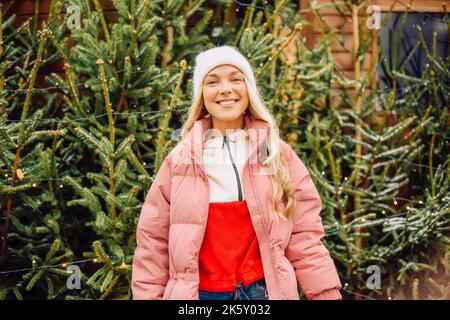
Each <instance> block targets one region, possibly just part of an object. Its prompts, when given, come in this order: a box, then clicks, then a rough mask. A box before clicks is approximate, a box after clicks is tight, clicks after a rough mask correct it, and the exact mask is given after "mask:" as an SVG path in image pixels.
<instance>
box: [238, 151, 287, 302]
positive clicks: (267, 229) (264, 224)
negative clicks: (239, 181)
mask: <svg viewBox="0 0 450 320" xmlns="http://www.w3.org/2000/svg"><path fill="white" fill-rule="evenodd" d="M246 165H247V167H248V175H249V178H250V183H251V185H252V190H253V195H254V196H255V199H256V202H257V204H258V212H259V215H260V217H261V221H262V224H263V226H264V230H265V232H266V235H267V237H269V228H268V227H267V225H266V222H265V221H264V218H263V215H262V213H261V209H260V207H261V204H260V203H259V199H258V197H257V195H256V193H255V185H254V183H253V176H252V172H251V171H250V165H248V160H247V163H246ZM268 240H269V241H268V245H269V248H271V246H270V238H269V239H268ZM269 258H270V264H271V265H272V271H273V273H274V278H275V283H276V286H277V288H278V292H280V294H281V292H282V291H281V288H280V284H279V283H278V277H277V275H276V268H275V264H274V262H273V258H272V254H269Z"/></svg>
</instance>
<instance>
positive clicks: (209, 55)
mask: <svg viewBox="0 0 450 320" xmlns="http://www.w3.org/2000/svg"><path fill="white" fill-rule="evenodd" d="M223 64H231V65H233V66H235V67H236V68H238V69H239V70H240V71H241V72H242V73H243V74H244V75H245V77H246V78H247V80H248V82H249V84H250V85H251V86H252V87H253V88H254V89H255V91H256V81H255V76H254V75H253V71H252V67H251V65H250V63H249V62H248V60H247V59H246V58H245V57H244V56H243V55H242V54H241V53H240V52H239V51H237V50H236V49H234V48H233V47H230V46H221V47H215V48H211V49H208V50H206V51H203V52H201V53H199V54H198V55H197V57H196V58H195V68H194V79H193V83H192V84H193V101H195V99H196V97H197V95H199V94H200V92H201V91H202V90H201V88H202V83H203V79H205V76H206V75H207V74H208V72H209V71H211V70H212V69H214V68H215V67H217V66H220V65H223Z"/></svg>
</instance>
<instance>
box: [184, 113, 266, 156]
mask: <svg viewBox="0 0 450 320" xmlns="http://www.w3.org/2000/svg"><path fill="white" fill-rule="evenodd" d="M244 126H245V129H246V130H247V134H248V136H249V139H250V143H251V145H252V146H254V148H256V149H257V150H256V151H257V152H252V154H251V155H250V160H251V163H256V162H253V161H255V160H254V159H253V158H252V157H255V156H256V155H257V154H259V150H260V149H261V148H264V145H263V144H264V143H265V141H266V139H267V136H268V134H269V131H270V125H269V123H268V122H266V121H264V120H261V119H257V118H255V117H254V116H252V115H250V114H248V113H247V112H246V113H245V114H244ZM211 128H212V118H211V115H209V114H208V115H206V116H205V117H203V118H201V119H199V120H197V121H195V122H194V125H193V127H192V128H191V130H190V131H189V133H188V135H187V136H186V138H185V139H184V145H185V147H188V148H189V149H190V154H191V158H192V160H193V161H194V163H202V151H203V144H204V141H205V139H206V138H207V134H208V130H210V129H211ZM253 150H254V149H253Z"/></svg>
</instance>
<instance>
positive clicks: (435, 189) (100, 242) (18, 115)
mask: <svg viewBox="0 0 450 320" xmlns="http://www.w3.org/2000/svg"><path fill="white" fill-rule="evenodd" d="M247 2H248V3H246V4H243V3H236V2H234V1H232V0H223V1H214V2H206V1H202V0H196V1H155V0H153V1H150V0H129V1H125V0H112V1H110V4H112V5H113V8H114V10H113V11H106V10H105V2H102V1H98V0H92V1H82V0H69V1H62V0H53V1H51V11H50V14H49V17H48V19H47V21H46V23H45V24H44V25H42V26H36V24H34V25H32V23H31V21H29V22H27V23H24V24H23V25H21V27H20V28H14V27H13V22H14V20H15V18H16V17H15V16H14V15H8V13H6V14H5V15H3V14H0V17H1V20H0V26H1V33H0V57H1V60H0V61H1V62H0V134H1V136H0V210H1V217H2V220H1V226H2V229H1V231H2V233H1V237H2V238H1V250H2V251H1V252H2V253H1V260H0V278H1V281H0V298H2V299H27V298H40V299H130V298H131V291H130V280H131V262H132V259H133V253H134V248H135V245H136V243H135V242H136V241H135V229H136V224H137V221H138V218H139V214H140V209H141V207H142V204H143V201H144V197H145V195H146V193H147V191H148V189H149V187H150V185H151V183H152V177H153V176H154V174H155V173H156V172H157V170H158V169H159V167H160V165H161V163H162V161H163V160H164V158H165V156H166V155H167V153H168V152H169V151H170V150H171V148H173V147H174V146H175V145H176V143H177V141H176V139H175V137H176V130H177V129H179V128H180V127H181V124H182V121H183V117H184V116H185V113H186V110H187V108H188V107H189V105H190V97H191V95H190V93H191V89H192V83H191V80H190V76H191V72H192V67H193V65H192V64H193V61H194V57H195V55H196V54H197V53H198V52H200V51H201V50H203V49H205V48H208V47H212V46H215V45H223V44H228V45H233V46H235V47H237V48H238V49H239V50H240V51H241V52H242V53H243V54H244V55H246V56H247V57H248V59H249V61H250V62H251V64H252V65H253V67H254V70H255V71H256V77H257V81H258V84H259V86H260V88H261V90H262V93H263V95H264V98H265V102H266V105H267V107H268V108H270V110H271V111H272V112H273V113H274V115H275V117H276V119H277V122H278V125H279V127H280V129H281V133H282V136H283V138H284V139H285V140H286V141H288V142H289V143H290V145H291V146H292V147H293V148H294V150H295V151H296V152H297V154H298V155H299V157H300V158H301V159H302V160H303V161H304V162H305V164H306V165H307V167H308V169H309V171H310V173H311V176H312V178H313V180H314V183H315V184H316V186H317V188H318V190H319V193H320V195H321V197H322V201H323V204H324V209H323V211H322V218H323V221H324V225H325V229H326V237H325V238H324V239H323V240H324V243H325V244H326V246H327V248H328V249H329V250H330V253H331V255H332V257H333V259H334V261H335V263H336V265H337V267H338V270H339V275H340V277H341V280H342V282H343V283H345V287H344V293H347V295H346V297H348V298H350V299H353V298H360V297H363V298H386V299H387V298H388V297H391V298H394V299H395V298H398V299H404V298H406V299H411V298H448V292H449V290H448V283H449V281H448V280H449V270H450V264H449V262H450V261H449V258H450V253H449V249H448V245H449V238H448V232H447V231H448V228H449V203H450V201H449V192H448V190H449V174H448V172H449V166H450V160H449V157H448V148H449V146H448V136H449V129H448V123H449V119H448V104H449V93H448V92H449V91H448V89H449V81H448V79H449V63H450V61H449V59H448V56H447V59H441V58H440V57H438V56H437V55H436V54H435V52H434V51H433V48H430V47H428V45H427V44H426V42H425V41H419V42H418V44H417V47H419V46H420V47H421V48H423V50H427V54H426V57H427V59H428V63H429V66H430V68H429V70H424V72H423V74H422V78H414V77H411V76H410V75H408V74H407V73H406V71H405V70H406V69H405V68H406V66H407V65H408V63H409V61H411V59H413V55H412V54H411V55H410V56H409V57H406V59H403V60H402V61H401V63H393V64H392V63H390V61H393V59H392V57H391V59H390V60H388V59H387V57H385V56H384V55H383V52H382V51H380V54H379V56H377V59H378V63H375V64H373V65H372V66H371V68H370V69H369V70H366V69H365V68H364V66H365V64H364V60H365V59H366V58H367V55H368V49H369V48H370V46H371V45H372V44H373V43H374V42H378V45H379V46H380V47H383V45H385V43H382V42H381V41H380V39H379V35H378V33H377V32H372V31H371V32H368V31H367V28H365V27H364V26H365V23H366V21H365V20H364V19H365V18H362V17H361V15H360V14H361V13H363V12H365V8H366V6H367V5H368V1H362V0H361V1H354V0H353V1H350V0H345V1H341V3H339V4H337V3H335V4H333V5H332V6H333V7H334V6H335V7H337V9H338V10H340V11H341V12H342V13H343V14H346V15H349V16H350V17H351V18H352V19H351V21H352V24H353V25H352V26H353V30H354V32H353V37H354V39H355V40H354V42H355V44H354V45H353V47H352V48H351V53H352V57H353V61H352V64H353V67H354V75H353V76H348V75H347V74H346V73H344V72H343V71H342V70H341V69H340V67H339V66H338V65H337V64H336V63H335V62H334V61H333V57H332V54H331V47H332V45H333V44H334V43H336V42H337V41H339V35H338V34H337V33H336V32H335V31H334V30H333V28H331V27H328V28H327V26H326V21H325V20H323V19H321V21H322V23H323V24H324V25H323V27H322V28H323V30H327V31H326V32H325V31H324V32H323V34H322V38H321V41H320V43H319V44H318V45H316V46H314V47H313V48H309V47H308V46H307V45H306V44H305V39H304V38H303V37H302V34H301V32H302V29H303V28H304V27H305V26H308V24H309V22H308V20H305V19H304V17H303V16H302V15H301V14H300V13H299V12H300V8H299V7H298V2H297V1H286V0H282V1H273V2H270V3H269V2H267V1H264V2H262V3H261V1H254V0H253V1H247ZM328 6H330V5H328ZM321 8H322V7H321V6H319V5H317V4H315V3H314V2H313V5H312V6H311V7H310V8H309V9H308V10H309V12H311V13H313V14H314V15H315V16H317V17H318V18H320V17H321ZM3 12H5V11H3ZM111 12H113V13H114V14H111ZM78 17H79V19H78ZM77 19H78V20H77ZM38 30H39V31H38ZM417 32H418V34H420V33H421V30H419V29H418V30H417ZM401 34H402V32H401V31H400V32H398V33H397V34H393V35H392V36H393V37H395V36H401ZM394 42H395V41H394ZM400 42H401V41H397V43H400ZM393 52H394V53H395V50H393ZM394 60H395V59H394ZM399 60H400V59H399V58H398V59H397V60H396V61H399ZM55 62H59V63H60V64H62V65H63V71H64V73H63V74H61V75H60V74H58V73H53V74H51V75H49V76H47V77H46V78H45V80H46V82H47V84H48V85H46V86H43V87H40V86H38V85H36V81H35V79H36V77H37V75H38V74H39V71H40V69H41V68H43V67H45V66H47V65H51V64H52V63H55ZM379 66H381V67H382V68H383V70H384V71H385V74H386V75H387V76H386V78H387V80H386V81H385V83H386V84H387V85H386V86H385V87H377V86H374V85H373V82H374V78H375V77H376V74H377V70H376V69H377V68H378V67H379ZM400 84H401V86H402V91H401V92H399V91H398V90H397V88H398V87H399V86H400ZM400 94H401V96H400ZM405 188H407V196H405V197H401V196H399V192H403V193H401V195H403V194H405V192H404V190H405ZM373 268H379V271H380V279H381V280H380V281H381V282H380V283H379V285H376V284H375V285H369V282H370V281H368V278H369V276H370V274H369V273H368V270H372V269H373ZM74 276H77V277H79V280H80V281H79V282H78V283H77V281H76V278H74Z"/></svg>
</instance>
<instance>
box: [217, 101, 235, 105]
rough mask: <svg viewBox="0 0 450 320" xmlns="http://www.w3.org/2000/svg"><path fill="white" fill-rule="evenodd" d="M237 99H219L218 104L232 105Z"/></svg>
mask: <svg viewBox="0 0 450 320" xmlns="http://www.w3.org/2000/svg"><path fill="white" fill-rule="evenodd" d="M236 101H237V100H225V101H220V102H219V104H220V105H222V106H229V105H232V104H234V103H235V102H236Z"/></svg>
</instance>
